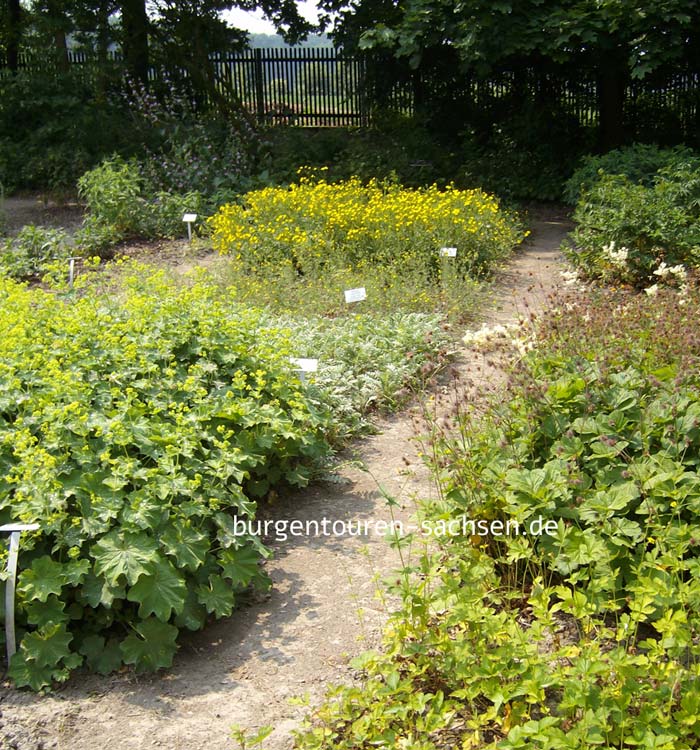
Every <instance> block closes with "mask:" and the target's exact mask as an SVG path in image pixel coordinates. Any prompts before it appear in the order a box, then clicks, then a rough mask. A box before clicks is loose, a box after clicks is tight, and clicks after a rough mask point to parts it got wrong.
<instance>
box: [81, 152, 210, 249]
mask: <svg viewBox="0 0 700 750" xmlns="http://www.w3.org/2000/svg"><path fill="white" fill-rule="evenodd" d="M78 190H79V193H80V196H81V197H82V198H83V199H84V200H85V202H86V204H87V210H88V216H87V218H86V220H85V222H84V224H83V227H82V229H81V230H80V231H79V232H78V234H77V236H76V243H77V244H78V246H79V247H82V248H83V249H85V250H88V251H91V252H100V251H104V250H105V249H107V248H108V247H110V246H111V245H113V244H115V243H116V242H118V241H120V240H124V239H129V238H133V237H143V238H148V239H150V238H156V237H176V236H179V235H181V234H182V231H183V224H182V216H183V214H184V213H185V212H193V213H197V212H198V211H199V209H200V206H201V204H202V198H201V196H200V195H199V194H198V193H195V192H188V193H184V194H174V193H167V192H163V191H156V190H154V189H153V187H152V186H151V185H150V183H149V182H148V181H147V180H146V179H145V178H144V177H143V175H142V174H141V171H140V169H139V166H138V164H137V163H136V162H135V161H124V160H123V159H121V158H119V157H113V158H111V159H106V160H104V161H103V162H102V163H101V164H100V165H99V166H98V167H95V169H92V170H90V171H89V172H86V173H85V174H84V175H83V176H82V177H81V178H80V180H79V181H78Z"/></svg>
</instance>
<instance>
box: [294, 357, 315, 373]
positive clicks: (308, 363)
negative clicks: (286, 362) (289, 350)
mask: <svg viewBox="0 0 700 750" xmlns="http://www.w3.org/2000/svg"><path fill="white" fill-rule="evenodd" d="M292 364H293V365H296V367H297V369H298V370H301V372H316V370H318V360H317V359H306V358H304V357H292Z"/></svg>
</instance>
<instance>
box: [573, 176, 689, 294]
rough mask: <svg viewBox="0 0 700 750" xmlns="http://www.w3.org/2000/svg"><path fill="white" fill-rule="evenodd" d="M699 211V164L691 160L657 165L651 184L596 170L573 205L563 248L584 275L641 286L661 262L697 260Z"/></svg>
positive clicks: (668, 263) (678, 262)
mask: <svg viewBox="0 0 700 750" xmlns="http://www.w3.org/2000/svg"><path fill="white" fill-rule="evenodd" d="M699 217H700V170H698V169H697V168H694V167H692V165H681V166H675V167H673V168H668V169H664V170H662V171H661V172H659V173H658V174H657V176H656V178H655V180H654V183H653V185H652V186H651V187H645V186H644V185H641V184H634V183H632V182H631V181H630V180H629V179H628V178H626V177H623V176H617V175H602V176H601V177H600V179H599V180H598V181H597V182H596V183H595V184H594V186H593V187H592V189H591V191H590V192H589V193H585V194H584V195H583V197H582V198H581V200H580V201H579V203H578V205H577V206H576V211H575V213H574V219H575V221H576V222H577V226H576V229H575V231H574V233H573V234H572V240H571V247H569V249H568V252H567V254H568V257H569V259H570V260H571V261H572V263H573V264H574V266H575V267H576V268H577V269H579V270H580V272H581V273H582V274H583V275H584V276H587V277H591V278H602V279H604V280H606V281H613V282H620V281H622V282H626V283H631V284H634V285H636V286H646V285H648V284H649V283H651V282H652V281H655V278H654V275H655V273H656V272H657V270H658V268H659V266H660V265H661V264H662V263H663V264H664V265H665V266H671V267H673V266H678V265H679V264H680V265H687V266H695V265H697V263H698V259H699V255H698V254H699V252H700V223H699ZM657 275H658V274H657ZM657 280H658V279H657Z"/></svg>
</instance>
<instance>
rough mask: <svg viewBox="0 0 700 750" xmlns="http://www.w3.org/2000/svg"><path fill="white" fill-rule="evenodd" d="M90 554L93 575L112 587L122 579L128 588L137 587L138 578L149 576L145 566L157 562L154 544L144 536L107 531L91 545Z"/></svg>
mask: <svg viewBox="0 0 700 750" xmlns="http://www.w3.org/2000/svg"><path fill="white" fill-rule="evenodd" d="M91 552H92V555H93V557H94V558H95V573H97V574H98V575H103V576H104V577H105V579H106V580H107V581H108V582H109V583H110V584H112V585H115V584H118V583H119V582H120V581H119V579H120V577H121V576H124V577H125V578H126V580H127V583H129V584H134V583H136V581H137V579H138V577H139V576H140V575H143V574H144V573H145V574H148V572H149V568H148V564H149V563H154V562H156V561H157V560H158V553H157V551H156V543H155V541H154V540H153V539H151V538H150V537H148V536H146V535H145V534H126V533H122V532H118V531H110V532H109V534H105V536H103V537H102V539H100V541H99V542H97V544H95V545H93V547H92V549H91Z"/></svg>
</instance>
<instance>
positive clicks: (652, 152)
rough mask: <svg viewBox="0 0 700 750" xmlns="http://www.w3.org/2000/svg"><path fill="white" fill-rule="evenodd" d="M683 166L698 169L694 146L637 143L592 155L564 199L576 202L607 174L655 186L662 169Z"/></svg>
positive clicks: (569, 182) (584, 161) (573, 178)
mask: <svg viewBox="0 0 700 750" xmlns="http://www.w3.org/2000/svg"><path fill="white" fill-rule="evenodd" d="M682 165H689V166H691V168H694V169H697V168H698V167H700V157H698V156H697V155H696V154H695V152H694V151H693V150H692V149H689V148H685V147H683V146H676V147H675V148H659V147H658V146H653V145H648V144H643V143H635V144H634V145H632V146H627V147H625V148H619V149H615V150H613V151H608V152H607V153H605V154H602V155H599V156H596V155H588V156H586V157H584V158H583V159H582V161H581V164H580V166H579V167H578V169H577V170H576V171H575V172H574V174H573V175H572V176H571V177H570V178H569V179H568V180H567V182H566V185H565V186H564V200H565V201H566V202H567V203H570V204H571V205H576V204H577V203H578V201H579V199H580V198H581V197H582V195H583V194H584V193H587V192H589V191H590V190H591V189H592V188H593V187H594V185H595V184H596V182H598V181H599V180H600V179H601V176H603V175H622V176H624V177H626V178H627V179H628V180H629V181H630V182H632V183H634V184H635V185H644V186H645V187H652V186H653V185H654V182H655V180H656V178H657V176H658V173H659V171H660V170H662V169H669V168H670V169H673V168H675V167H679V166H682Z"/></svg>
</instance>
